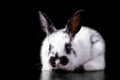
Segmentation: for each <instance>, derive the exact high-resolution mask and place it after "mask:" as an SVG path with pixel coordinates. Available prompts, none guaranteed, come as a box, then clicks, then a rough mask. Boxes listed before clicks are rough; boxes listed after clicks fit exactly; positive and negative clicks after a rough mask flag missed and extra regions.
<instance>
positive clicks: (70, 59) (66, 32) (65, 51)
mask: <svg viewBox="0 0 120 80" xmlns="http://www.w3.org/2000/svg"><path fill="white" fill-rule="evenodd" d="M80 13H81V11H77V12H76V13H75V14H74V15H73V16H72V17H71V18H70V19H69V20H68V22H67V24H66V26H65V28H64V29H60V30H57V29H56V28H55V27H54V25H53V23H52V22H51V20H50V19H49V18H48V17H47V16H46V15H45V14H43V13H41V12H39V17H40V23H41V27H42V29H43V31H44V32H45V33H46V35H47V37H46V38H45V40H44V41H43V44H42V48H41V50H42V51H41V52H42V54H44V55H45V56H47V58H48V59H47V60H48V62H49V64H50V65H51V67H52V68H53V69H65V70H73V69H74V65H73V64H74V61H75V59H76V52H75V50H74V49H73V46H72V40H73V39H74V36H75V35H76V33H77V32H78V31H79V30H80V28H81V14H80ZM43 58H44V57H43Z"/></svg>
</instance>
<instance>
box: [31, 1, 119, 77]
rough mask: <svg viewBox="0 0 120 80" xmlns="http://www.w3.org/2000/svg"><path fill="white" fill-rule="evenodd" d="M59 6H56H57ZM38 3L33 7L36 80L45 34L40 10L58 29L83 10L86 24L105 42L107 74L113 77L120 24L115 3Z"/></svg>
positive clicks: (117, 65)
mask: <svg viewBox="0 0 120 80" xmlns="http://www.w3.org/2000/svg"><path fill="white" fill-rule="evenodd" d="M56 3H57V4H56ZM56 3H54V2H53V3H49V2H38V3H36V4H35V6H33V7H32V28H33V29H32V31H33V35H32V37H33V46H32V73H34V74H33V77H34V78H35V77H36V75H38V74H37V73H39V70H40V67H41V64H40V56H39V55H40V53H39V50H40V46H41V42H42V40H43V39H44V38H45V33H44V32H43V31H42V29H41V28H40V23H39V15H38V11H42V12H43V13H45V14H46V15H47V16H48V17H49V18H50V19H51V20H52V22H53V23H54V25H55V26H56V28H57V29H60V28H64V26H65V24H66V22H67V20H68V19H69V18H70V17H71V16H72V15H73V14H74V13H75V12H76V11H77V10H84V13H83V14H82V15H83V23H82V24H83V25H85V26H88V27H91V28H94V29H96V30H97V31H98V32H100V33H101V35H102V36H103V38H104V39H105V42H106V69H105V73H106V74H114V72H118V70H119V60H120V58H119V52H118V51H119V45H118V41H119V40H118V39H119V34H118V33H119V29H118V28H119V25H118V24H117V22H118V10H119V9H118V5H117V3H113V2H111V3H110V2H109V3H108V2H91V3H89V2H87V3H86V2H84V3H83V2H78V1H74V2H72V1H71V3H69V2H67V1H66V2H59V1H58V2H56Z"/></svg>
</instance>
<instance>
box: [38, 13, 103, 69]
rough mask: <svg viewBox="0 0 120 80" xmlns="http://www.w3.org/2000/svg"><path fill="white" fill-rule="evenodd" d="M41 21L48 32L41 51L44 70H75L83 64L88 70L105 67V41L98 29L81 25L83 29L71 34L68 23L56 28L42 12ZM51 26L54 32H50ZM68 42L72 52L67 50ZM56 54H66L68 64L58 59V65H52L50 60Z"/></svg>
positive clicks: (59, 55)
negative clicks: (61, 27) (63, 63)
mask: <svg viewBox="0 0 120 80" xmlns="http://www.w3.org/2000/svg"><path fill="white" fill-rule="evenodd" d="M73 17H74V16H73ZM40 21H41V23H43V24H42V25H41V26H42V28H43V27H44V29H43V30H44V31H45V32H46V33H47V36H46V38H45V39H44V40H43V43H42V46H41V51H40V52H41V55H40V56H41V62H42V70H52V69H62V70H68V71H73V70H75V69H76V68H79V67H80V66H83V68H84V69H85V70H86V71H96V70H103V69H104V68H105V58H104V53H105V42H104V39H103V38H102V36H101V35H100V33H98V32H97V31H96V30H94V29H91V28H88V27H85V26H81V29H79V30H78V32H76V33H75V35H74V36H71V33H69V32H67V30H68V28H67V27H69V25H68V24H67V25H66V27H65V28H64V29H60V30H56V29H55V27H54V26H53V25H49V24H48V23H47V19H46V18H45V17H44V16H43V14H42V13H41V12H40ZM49 26H52V27H51V28H53V29H54V30H53V29H52V30H53V32H52V33H51V32H50V33H49V30H50V29H49V30H48V27H49ZM77 29H78V28H77ZM46 30H47V31H46ZM66 43H70V44H71V51H70V54H67V53H66V51H65V44H66ZM50 45H51V47H50ZM56 54H58V57H61V56H66V57H67V58H68V60H69V62H68V64H67V65H62V64H60V61H59V59H57V61H56V64H57V63H58V67H52V66H51V65H50V62H49V60H50V58H51V57H55V55H56Z"/></svg>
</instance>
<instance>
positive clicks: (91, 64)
mask: <svg viewBox="0 0 120 80" xmlns="http://www.w3.org/2000/svg"><path fill="white" fill-rule="evenodd" d="M83 66H84V69H85V70H86V71H96V70H103V69H104V68H105V60H104V56H103V55H101V56H98V57H96V58H95V59H93V60H90V61H88V62H87V63H85V64H84V65H83Z"/></svg>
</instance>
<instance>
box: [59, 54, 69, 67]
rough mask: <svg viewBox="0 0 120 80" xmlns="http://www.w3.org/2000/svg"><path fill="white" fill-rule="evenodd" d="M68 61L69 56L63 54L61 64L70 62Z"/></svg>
mask: <svg viewBox="0 0 120 80" xmlns="http://www.w3.org/2000/svg"><path fill="white" fill-rule="evenodd" d="M68 62H69V60H68V58H67V57H66V56H62V57H61V58H60V64H62V65H64V66H65V65H67V64H68Z"/></svg>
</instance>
